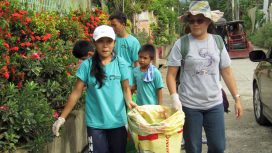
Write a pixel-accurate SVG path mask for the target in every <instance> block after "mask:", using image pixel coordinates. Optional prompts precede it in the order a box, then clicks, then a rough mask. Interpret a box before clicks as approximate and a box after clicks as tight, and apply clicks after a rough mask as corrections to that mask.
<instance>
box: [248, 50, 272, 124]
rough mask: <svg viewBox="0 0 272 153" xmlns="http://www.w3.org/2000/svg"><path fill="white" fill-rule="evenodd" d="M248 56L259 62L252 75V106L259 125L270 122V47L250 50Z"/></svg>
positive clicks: (271, 69) (271, 56) (271, 118)
mask: <svg viewBox="0 0 272 153" xmlns="http://www.w3.org/2000/svg"><path fill="white" fill-rule="evenodd" d="M249 58H250V60H251V61H253V62H259V64H258V65H257V67H256V69H255V71H254V76H253V106H254V114H255V118H256V121H257V122H258V123H259V124H260V125H267V124H269V123H272V49H270V50H269V51H268V52H267V53H265V52H264V51H262V50H254V51H252V52H250V54H249Z"/></svg>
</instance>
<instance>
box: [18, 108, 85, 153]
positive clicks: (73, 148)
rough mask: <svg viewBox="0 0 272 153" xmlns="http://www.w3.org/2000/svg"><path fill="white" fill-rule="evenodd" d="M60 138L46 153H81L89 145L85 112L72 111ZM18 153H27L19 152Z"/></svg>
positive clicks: (55, 139) (51, 144)
mask: <svg viewBox="0 0 272 153" xmlns="http://www.w3.org/2000/svg"><path fill="white" fill-rule="evenodd" d="M60 134H61V135H60V137H55V138H54V140H53V141H52V142H51V143H49V144H47V145H46V146H45V148H44V151H43V152H44V153H79V152H81V151H82V150H83V148H84V147H85V146H86V145H87V128H86V124H85V116H84V111H83V110H76V111H72V112H71V113H70V115H69V116H68V118H67V120H66V122H65V124H64V126H62V128H61V133H60ZM16 153H27V151H25V150H18V151H16Z"/></svg>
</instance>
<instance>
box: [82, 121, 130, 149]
mask: <svg viewBox="0 0 272 153" xmlns="http://www.w3.org/2000/svg"><path fill="white" fill-rule="evenodd" d="M87 134H88V143H89V153H125V152H126V144H127V130H126V128H125V126H123V127H120V128H114V129H95V128H91V127H87Z"/></svg>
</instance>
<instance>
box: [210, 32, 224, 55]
mask: <svg viewBox="0 0 272 153" xmlns="http://www.w3.org/2000/svg"><path fill="white" fill-rule="evenodd" d="M212 36H213V39H214V40H215V42H216V45H217V47H218V49H219V50H220V55H221V52H222V51H223V48H224V42H223V39H222V37H221V36H219V35H215V34H213V35H212Z"/></svg>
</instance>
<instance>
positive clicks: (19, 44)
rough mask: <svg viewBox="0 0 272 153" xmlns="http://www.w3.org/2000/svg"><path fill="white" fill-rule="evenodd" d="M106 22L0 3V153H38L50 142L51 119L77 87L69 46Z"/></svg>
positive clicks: (101, 17)
mask: <svg viewBox="0 0 272 153" xmlns="http://www.w3.org/2000/svg"><path fill="white" fill-rule="evenodd" d="M107 22H108V15H107V14H105V13H103V12H102V11H100V10H95V11H93V12H92V11H90V12H81V11H74V12H71V13H70V14H68V15H67V16H60V15H59V14H58V13H52V12H41V13H35V12H32V11H26V10H22V9H20V4H18V2H16V1H14V0H2V1H0V116H1V117H0V118H1V120H0V127H1V128H0V152H5V151H13V150H15V149H16V147H17V146H19V145H25V146H27V147H28V149H30V150H33V151H35V152H38V151H39V150H40V149H41V148H42V147H43V146H44V143H46V142H47V141H49V140H50V139H51V138H52V135H51V133H52V132H51V125H52V122H53V120H54V117H55V118H57V117H58V115H59V110H61V109H62V108H63V106H64V103H66V100H67V98H68V95H69V94H70V91H71V90H72V87H73V84H74V81H75V77H74V74H75V71H76V64H77V63H78V60H77V59H75V58H74V57H73V56H72V54H71V48H72V45H73V43H74V41H76V40H77V39H82V38H83V39H91V38H92V33H93V30H94V28H95V27H96V26H98V25H101V24H106V23H107ZM80 101H82V99H81V100H80ZM26 144H27V145H26Z"/></svg>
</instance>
